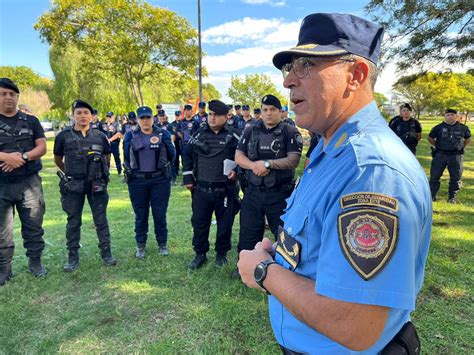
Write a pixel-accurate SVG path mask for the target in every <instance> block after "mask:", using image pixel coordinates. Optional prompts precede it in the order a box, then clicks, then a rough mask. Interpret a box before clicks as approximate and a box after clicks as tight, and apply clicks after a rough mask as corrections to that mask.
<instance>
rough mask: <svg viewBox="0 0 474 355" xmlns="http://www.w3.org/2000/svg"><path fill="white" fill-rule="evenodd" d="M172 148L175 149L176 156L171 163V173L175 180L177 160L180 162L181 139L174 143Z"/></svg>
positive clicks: (177, 169)
mask: <svg viewBox="0 0 474 355" xmlns="http://www.w3.org/2000/svg"><path fill="white" fill-rule="evenodd" d="M174 147H175V148H176V156H175V158H174V162H173V173H174V177H175V178H176V176H178V175H179V160H180V157H182V153H181V139H180V140H175V141H174Z"/></svg>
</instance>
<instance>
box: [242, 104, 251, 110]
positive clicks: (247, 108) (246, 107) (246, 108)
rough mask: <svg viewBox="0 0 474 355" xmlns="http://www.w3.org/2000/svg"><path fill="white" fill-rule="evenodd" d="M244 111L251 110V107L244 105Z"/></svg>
mask: <svg viewBox="0 0 474 355" xmlns="http://www.w3.org/2000/svg"><path fill="white" fill-rule="evenodd" d="M242 110H250V106H249V105H242Z"/></svg>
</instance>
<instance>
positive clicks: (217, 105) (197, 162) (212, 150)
mask: <svg viewBox="0 0 474 355" xmlns="http://www.w3.org/2000/svg"><path fill="white" fill-rule="evenodd" d="M227 112H228V107H227V105H226V104H225V103H223V102H222V101H219V100H212V101H210V102H209V116H208V118H209V120H208V122H207V124H205V125H204V126H203V127H202V128H201V129H200V130H199V131H198V132H197V133H196V134H195V135H194V136H193V137H192V138H191V140H190V141H189V143H188V149H187V150H186V154H185V155H184V164H183V184H184V185H185V186H186V188H188V189H189V190H191V191H192V208H193V216H192V218H191V222H192V225H193V232H194V235H193V247H194V251H195V252H196V256H195V258H194V260H193V261H191V263H190V264H189V266H188V268H189V269H190V270H196V269H199V268H200V267H201V266H202V265H204V263H205V262H206V261H207V257H206V253H207V252H208V251H209V228H210V225H211V218H212V214H213V213H215V215H216V220H217V235H216V244H215V249H216V262H215V263H216V266H217V267H223V266H224V265H225V264H227V252H228V251H229V250H230V249H231V235H232V225H233V223H234V217H235V214H236V213H237V211H238V202H239V201H238V197H237V186H236V176H237V175H236V171H235V169H229V170H230V171H228V172H227V171H224V161H225V160H229V161H233V160H234V155H235V149H236V148H237V143H238V140H239V139H240V136H239V134H238V133H239V132H238V131H237V130H235V129H234V128H233V127H232V126H230V125H227V124H226V121H227ZM224 173H225V174H224Z"/></svg>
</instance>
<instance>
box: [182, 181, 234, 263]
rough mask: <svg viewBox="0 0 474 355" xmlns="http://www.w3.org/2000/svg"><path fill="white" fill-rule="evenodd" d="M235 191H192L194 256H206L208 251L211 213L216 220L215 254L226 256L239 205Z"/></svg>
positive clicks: (226, 189) (224, 189)
mask: <svg viewBox="0 0 474 355" xmlns="http://www.w3.org/2000/svg"><path fill="white" fill-rule="evenodd" d="M235 189H236V188H235V186H232V187H227V188H223V189H212V188H209V189H201V188H199V187H196V188H195V189H194V191H193V193H192V208H193V216H192V217H191V223H192V225H193V232H194V234H193V248H194V251H195V252H196V254H206V253H207V252H208V251H209V229H210V226H211V219H212V213H213V212H215V215H216V220H217V233H216V244H215V250H216V253H217V254H226V253H227V252H228V251H229V250H230V249H231V237H232V226H233V224H234V217H235V214H236V213H237V211H238V205H239V201H238V200H237V199H236V194H235V191H236V190H235Z"/></svg>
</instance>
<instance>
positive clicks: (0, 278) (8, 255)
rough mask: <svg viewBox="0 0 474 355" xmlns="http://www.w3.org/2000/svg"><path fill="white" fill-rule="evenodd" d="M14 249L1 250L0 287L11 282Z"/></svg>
mask: <svg viewBox="0 0 474 355" xmlns="http://www.w3.org/2000/svg"><path fill="white" fill-rule="evenodd" d="M12 257H13V248H7V249H2V250H0V286H3V285H5V283H6V282H7V281H8V280H10V279H11V278H12V276H13V273H12Z"/></svg>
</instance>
